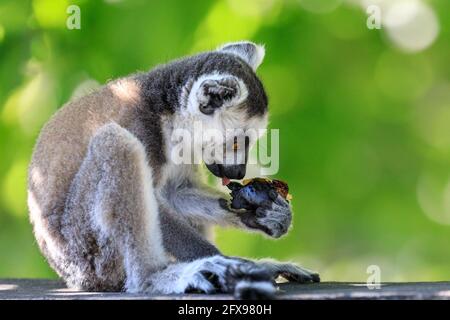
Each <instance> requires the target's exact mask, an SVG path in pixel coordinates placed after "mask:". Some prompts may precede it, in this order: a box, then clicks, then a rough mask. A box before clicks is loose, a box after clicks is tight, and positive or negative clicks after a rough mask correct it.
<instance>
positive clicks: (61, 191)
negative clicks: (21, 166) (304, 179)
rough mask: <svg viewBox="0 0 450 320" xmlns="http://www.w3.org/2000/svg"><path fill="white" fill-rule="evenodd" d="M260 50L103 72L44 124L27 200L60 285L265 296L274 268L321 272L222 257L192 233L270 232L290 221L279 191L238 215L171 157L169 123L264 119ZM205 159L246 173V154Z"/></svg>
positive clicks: (259, 122)
mask: <svg viewBox="0 0 450 320" xmlns="http://www.w3.org/2000/svg"><path fill="white" fill-rule="evenodd" d="M264 52H265V51H264V48H263V47H261V46H259V45H255V44H253V43H251V42H237V43H231V44H226V45H224V46H222V47H220V48H219V49H217V50H214V51H211V52H206V53H201V54H198V55H194V56H191V57H187V58H184V59H181V60H177V61H174V62H171V63H168V64H165V65H162V66H159V67H156V68H154V69H153V70H151V71H149V72H147V73H141V74H135V75H132V76H129V77H126V78H122V79H119V80H116V81H112V82H110V83H108V84H107V85H105V86H104V87H102V88H100V89H99V90H97V91H96V92H93V93H91V94H89V95H87V96H85V97H83V98H80V99H78V100H75V101H72V102H69V103H68V104H66V105H65V106H64V107H63V108H61V109H60V110H59V111H58V112H57V113H56V114H55V115H54V116H53V117H52V118H51V120H50V121H49V122H48V123H47V124H46V126H45V127H44V129H43V130H42V132H41V134H40V136H39V139H38V142H37V144H36V146H35V149H34V153H33V157H32V161H31V164H30V168H29V181H28V205H29V210H30V218H31V221H32V223H33V226H34V232H35V236H36V239H37V242H38V245H39V247H40V249H41V250H42V252H43V254H44V255H45V257H46V258H47V260H48V262H49V263H50V265H51V266H52V267H53V268H54V269H55V270H56V272H57V273H58V274H59V275H60V276H61V277H62V278H63V279H64V280H65V281H66V283H67V285H68V286H69V287H72V288H79V289H84V290H91V291H120V290H123V291H127V292H144V293H167V294H169V293H183V292H189V291H201V292H206V293H212V292H233V293H235V294H236V296H238V297H260V296H263V297H267V296H270V295H271V294H273V293H274V291H275V286H274V282H273V280H274V278H276V277H277V276H280V275H281V276H283V277H285V278H287V279H288V280H293V281H298V282H307V281H319V277H318V275H317V274H316V273H313V272H310V271H308V270H306V269H303V268H300V267H297V266H295V265H292V264H287V263H278V262H274V261H250V260H244V259H241V258H234V257H226V256H223V255H221V254H220V252H219V251H218V249H217V248H216V247H215V246H214V245H212V244H211V243H210V242H208V241H207V240H206V237H205V236H204V233H203V232H202V230H203V229H204V227H206V226H208V225H212V224H217V225H221V226H225V225H228V226H235V227H241V228H246V229H249V230H260V231H262V232H263V233H266V234H268V235H269V236H272V237H275V238H277V237H280V236H281V235H283V234H285V233H286V232H287V230H288V227H289V225H290V223H291V210H290V206H289V204H288V203H287V202H286V201H285V200H284V199H283V198H281V197H280V196H277V194H272V201H268V202H266V203H265V204H264V205H263V206H261V207H259V208H258V209H257V210H256V212H247V213H244V214H242V213H240V214H237V213H236V212H234V211H233V210H231V209H230V208H229V206H228V203H227V200H225V199H226V198H227V195H225V194H222V193H221V192H219V191H217V190H212V189H211V188H208V187H207V186H206V185H205V184H204V183H203V182H202V181H201V180H200V178H199V177H200V176H201V175H200V172H199V165H197V164H191V165H189V164H181V165H175V164H174V163H172V162H171V161H170V154H171V151H172V150H171V149H172V148H173V146H174V144H173V141H172V140H171V138H170V136H171V133H173V131H174V130H175V129H176V128H189V126H190V124H192V122H193V121H200V122H201V123H202V124H203V125H204V127H205V128H216V129H219V130H221V132H225V130H226V129H227V128H243V129H245V128H250V127H253V128H262V127H265V126H266V123H267V97H266V94H265V91H264V89H263V86H262V84H261V82H260V81H259V79H258V78H257V76H256V74H255V70H256V68H257V67H258V66H259V64H260V63H261V62H262V59H263V57H264ZM253 140H254V139H253ZM254 142H255V141H248V144H246V147H249V146H250V145H252V143H254ZM244 149H246V148H244ZM247 151H248V150H244V151H237V150H234V152H244V153H246V152H247ZM208 168H209V170H210V171H211V172H212V173H213V174H214V175H216V176H218V177H221V178H223V179H241V178H242V177H243V176H244V174H245V163H244V164H230V165H228V164H220V163H209V164H208Z"/></svg>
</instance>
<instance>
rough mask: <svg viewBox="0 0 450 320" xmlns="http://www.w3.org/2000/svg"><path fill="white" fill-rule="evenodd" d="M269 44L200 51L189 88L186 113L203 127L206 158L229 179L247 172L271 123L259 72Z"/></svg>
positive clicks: (225, 180) (217, 172)
mask: <svg viewBox="0 0 450 320" xmlns="http://www.w3.org/2000/svg"><path fill="white" fill-rule="evenodd" d="M263 57H264V48H263V47H261V46H258V45H255V44H253V43H250V42H241V43H232V44H228V45H225V46H223V47H221V48H219V49H218V50H217V51H214V52H210V53H206V54H203V55H200V56H198V58H197V59H199V60H201V63H200V64H199V65H200V66H201V70H200V72H199V74H198V76H196V77H195V78H191V79H190V81H189V82H188V83H187V84H186V86H185V87H184V88H183V94H184V97H182V98H183V99H184V101H185V103H184V106H185V108H184V111H185V115H186V116H188V117H189V118H190V119H191V120H194V121H197V122H198V124H201V127H202V135H203V137H202V138H203V139H202V150H203V153H202V157H203V160H204V161H205V163H206V166H207V168H208V169H209V170H210V171H211V172H212V173H213V174H214V175H216V176H217V177H220V178H222V181H223V183H224V184H227V183H228V182H229V180H230V179H242V178H243V177H244V176H245V172H246V165H247V158H248V152H249V149H250V148H251V146H252V145H253V144H254V143H255V142H256V140H257V139H258V138H259V137H260V135H261V134H262V132H261V131H262V130H261V129H264V128H265V127H266V125H267V96H266V93H265V91H264V88H263V86H262V84H261V82H260V80H259V79H258V77H257V76H256V74H255V71H256V68H257V67H258V66H259V65H260V64H261V62H262V59H263Z"/></svg>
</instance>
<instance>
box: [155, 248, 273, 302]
mask: <svg viewBox="0 0 450 320" xmlns="http://www.w3.org/2000/svg"><path fill="white" fill-rule="evenodd" d="M148 283H149V284H150V287H149V289H148V290H147V291H148V292H149V293H163V294H174V293H206V294H211V293H231V294H234V296H235V297H236V298H239V299H262V298H264V299H269V298H272V297H273V296H274V294H275V292H276V287H275V284H274V281H273V274H272V273H271V271H270V270H268V269H266V268H265V267H263V266H259V265H258V264H257V263H255V262H252V261H248V260H244V259H240V258H229V257H224V256H220V255H216V256H213V257H208V258H203V259H199V260H196V261H193V262H189V263H177V264H173V265H169V266H168V267H167V268H166V269H165V270H162V271H160V272H158V273H156V274H154V275H153V276H152V277H151V278H150V279H149V281H148ZM152 283H155V284H156V283H157V284H158V288H151V284H152Z"/></svg>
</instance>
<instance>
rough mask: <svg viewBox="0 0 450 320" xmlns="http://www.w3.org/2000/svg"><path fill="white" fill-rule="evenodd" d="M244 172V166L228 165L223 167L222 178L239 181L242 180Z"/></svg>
mask: <svg viewBox="0 0 450 320" xmlns="http://www.w3.org/2000/svg"><path fill="white" fill-rule="evenodd" d="M245 171H246V165H245V164H237V165H229V166H224V167H223V173H224V176H226V177H227V178H230V179H237V180H240V179H242V178H244V176H245Z"/></svg>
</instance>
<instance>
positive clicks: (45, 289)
mask: <svg viewBox="0 0 450 320" xmlns="http://www.w3.org/2000/svg"><path fill="white" fill-rule="evenodd" d="M277 298H279V299H301V300H317V299H449V300H450V282H417V283H411V282H408V283H383V284H382V285H381V288H380V289H372V290H370V289H368V288H367V286H366V284H365V283H346V282H323V283H318V284H291V283H285V284H280V290H279V293H278V295H277ZM0 299H38V300H43V299H44V300H46V299H90V300H95V299H201V300H207V299H219V300H221V299H225V300H227V299H232V296H230V295H223V294H221V295H219V294H218V295H202V294H189V295H173V296H151V295H132V294H126V293H103V292H96V293H93V292H82V291H73V290H69V289H67V288H66V287H65V285H64V284H63V282H61V281H57V280H43V279H3V280H1V279H0Z"/></svg>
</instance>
